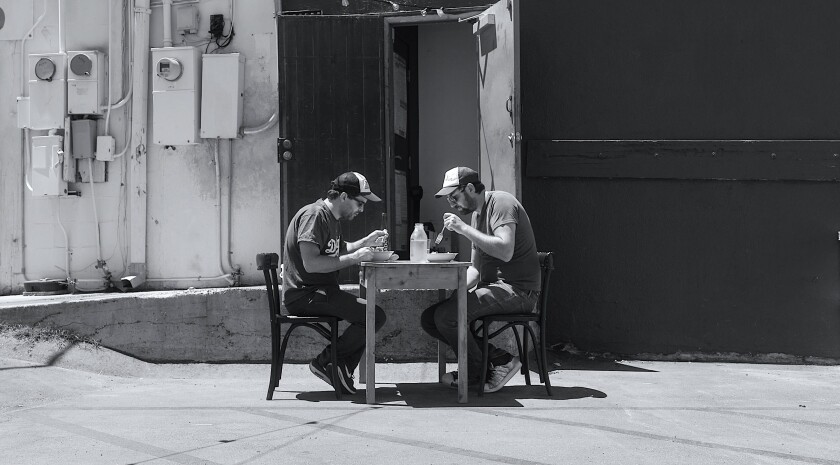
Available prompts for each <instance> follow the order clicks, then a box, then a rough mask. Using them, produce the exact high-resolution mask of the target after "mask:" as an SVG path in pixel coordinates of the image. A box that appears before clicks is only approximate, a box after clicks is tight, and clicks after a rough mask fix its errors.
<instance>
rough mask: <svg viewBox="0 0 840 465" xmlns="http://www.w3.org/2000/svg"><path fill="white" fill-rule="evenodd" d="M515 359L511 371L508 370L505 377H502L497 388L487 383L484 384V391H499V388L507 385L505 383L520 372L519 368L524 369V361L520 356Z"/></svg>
mask: <svg viewBox="0 0 840 465" xmlns="http://www.w3.org/2000/svg"><path fill="white" fill-rule="evenodd" d="M513 360H514V362H515V363H514V364H513V368H511V369H510V371H509V372H508V374H507V375H506V376H505V377H504V379H502V382H501V383H499V385H498V386H496V389H492V388H491V387H490V385H489V384H485V385H484V392H496V391H498V390H499V389H501V388H503V387H505V384H507V383H508V381H510V379H511V378H513V377H514V376H515V375H516V374H517V373H519V370H520V369H522V362H521V361H520V360H519V359H518V358H514V359H513Z"/></svg>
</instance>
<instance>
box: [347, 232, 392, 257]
mask: <svg viewBox="0 0 840 465" xmlns="http://www.w3.org/2000/svg"><path fill="white" fill-rule="evenodd" d="M387 238H388V230H387V229H377V230H376V231H373V232H372V233H370V234H368V235H367V236H365V237H363V238H361V239H359V240H358V241H356V242H346V244H347V252H355V251H357V250H359V249H361V248H362V247H373V246H376V245H380V244H382V243H383V242H384V240H385V239H387Z"/></svg>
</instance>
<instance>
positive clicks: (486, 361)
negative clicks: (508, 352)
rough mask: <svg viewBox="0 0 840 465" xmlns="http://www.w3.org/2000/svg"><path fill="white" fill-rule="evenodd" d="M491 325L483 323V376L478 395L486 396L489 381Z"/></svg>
mask: <svg viewBox="0 0 840 465" xmlns="http://www.w3.org/2000/svg"><path fill="white" fill-rule="evenodd" d="M489 326H490V324H489V323H487V322H482V323H481V333H482V336H481V378H480V381H479V383H478V397H482V396H484V385H485V384H486V383H487V367H488V366H489V364H490V360H489V358H490V354H489V345H490V340H489V339H488V337H487V336H488V334H487V331H488V330H489V329H490V328H489ZM462 376H463V375H462Z"/></svg>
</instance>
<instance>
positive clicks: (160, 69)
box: [157, 57, 181, 81]
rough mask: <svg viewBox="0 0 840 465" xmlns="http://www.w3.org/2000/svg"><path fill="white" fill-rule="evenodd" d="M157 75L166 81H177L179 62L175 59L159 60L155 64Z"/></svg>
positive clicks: (164, 58)
mask: <svg viewBox="0 0 840 465" xmlns="http://www.w3.org/2000/svg"><path fill="white" fill-rule="evenodd" d="M157 75H158V76H160V77H162V78H164V79H166V80H167V81H177V80H178V78H180V77H181V62H180V61H178V60H177V59H175V58H169V57H163V58H161V59H160V61H158V62H157Z"/></svg>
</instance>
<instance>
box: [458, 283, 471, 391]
mask: <svg viewBox="0 0 840 465" xmlns="http://www.w3.org/2000/svg"><path fill="white" fill-rule="evenodd" d="M467 380H469V373H467V270H466V268H461V269H459V271H458V403H461V404H465V403H467V386H468V385H467Z"/></svg>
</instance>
